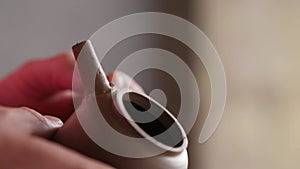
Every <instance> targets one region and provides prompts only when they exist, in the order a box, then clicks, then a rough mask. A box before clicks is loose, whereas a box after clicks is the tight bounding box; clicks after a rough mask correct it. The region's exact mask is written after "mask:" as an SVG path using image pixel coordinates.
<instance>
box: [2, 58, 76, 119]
mask: <svg viewBox="0 0 300 169" xmlns="http://www.w3.org/2000/svg"><path fill="white" fill-rule="evenodd" d="M74 64H75V61H74V59H73V57H72V54H71V53H67V52H65V53H61V54H58V55H56V56H54V57H51V58H47V59H37V60H33V61H30V62H27V63H25V64H24V65H22V66H21V67H20V68H19V69H17V70H16V71H14V72H13V73H11V74H10V75H8V76H7V77H6V78H4V79H3V80H2V81H0V105H3V106H9V107H21V106H25V107H30V108H32V109H34V110H36V111H38V112H40V113H42V114H47V115H53V116H56V117H59V118H61V119H62V120H65V119H67V118H68V117H69V116H70V114H71V113H73V112H74V108H73V102H72V95H71V93H72V92H71V88H72V75H73V68H74Z"/></svg>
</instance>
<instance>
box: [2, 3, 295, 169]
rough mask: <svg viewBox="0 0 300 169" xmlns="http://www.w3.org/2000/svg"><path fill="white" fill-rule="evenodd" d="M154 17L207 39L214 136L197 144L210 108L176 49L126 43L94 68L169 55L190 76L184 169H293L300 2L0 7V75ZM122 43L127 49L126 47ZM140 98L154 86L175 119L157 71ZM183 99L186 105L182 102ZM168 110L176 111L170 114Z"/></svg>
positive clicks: (184, 52)
mask: <svg viewBox="0 0 300 169" xmlns="http://www.w3.org/2000/svg"><path fill="white" fill-rule="evenodd" d="M145 11H162V12H167V13H171V14H175V15H177V16H180V17H183V18H185V19H188V20H189V21H191V22H192V23H194V24H195V25H197V26H198V27H199V28H200V29H201V30H202V31H203V32H204V33H205V34H206V35H207V36H208V37H209V38H210V40H211V41H212V43H213V44H214V46H215V48H216V49H217V51H218V53H219V54H220V57H221V60H222V62H223V65H224V68H225V73H226V76H227V87H228V95H227V103H226V107H225V112H224V115H223V119H222V121H221V123H220V125H219V127H218V128H217V130H216V132H215V133H214V135H213V136H212V137H211V138H210V139H209V140H208V141H207V142H206V143H204V144H199V143H198V137H199V134H200V130H201V127H202V125H203V122H204V120H205V117H206V115H207V114H206V113H207V111H208V107H209V100H210V94H209V93H210V92H209V91H210V88H209V85H210V84H209V79H208V76H207V73H206V71H205V69H204V68H203V66H202V64H201V62H200V61H199V60H196V57H195V56H194V54H193V53H192V52H191V51H190V50H189V49H188V48H187V47H186V46H184V45H183V44H181V43H180V42H178V41H176V40H174V39H170V38H167V37H163V36H157V35H144V36H135V37H133V38H130V39H126V40H125V41H122V42H121V43H120V44H118V45H117V46H115V47H114V48H113V49H112V50H111V51H110V52H109V53H108V55H107V57H106V58H105V59H104V60H103V63H102V64H103V66H104V69H105V71H107V72H110V71H112V70H114V68H115V67H116V65H118V63H119V62H120V61H121V60H122V59H123V58H125V57H126V56H127V55H128V54H130V53H132V52H133V51H136V50H138V49H142V48H147V47H159V48H164V49H167V50H169V51H172V52H174V53H175V54H177V55H178V56H180V57H181V58H182V59H183V60H184V61H185V62H186V63H187V64H189V65H190V66H191V68H192V69H193V72H194V73H195V74H196V75H197V77H198V79H197V80H198V84H199V87H200V93H201V110H200V113H199V117H198V119H197V123H196V125H195V126H194V128H193V129H192V131H191V132H190V134H189V140H190V145H189V155H190V168H191V169H220V168H222V169H241V168H243V169H266V168H270V169H271V168H272V169H282V168H286V169H298V168H299V167H300V131H299V130H300V104H299V102H300V88H299V86H300V78H299V75H298V74H299V72H300V67H299V64H300V1H297V0H286V1H283V0H281V1H280V0H260V1H258V0H239V1H237V0H230V1H222V0H189V1H176V2H175V1H171V0H166V1H156V0H154V1H153V0H143V1H141V0H123V1H117V0H86V1H79V0H64V1H59V0H51V1H41V0H27V1H16V0H2V1H0V25H1V27H0V37H1V39H0V56H1V60H0V76H1V77H3V76H5V75H6V74H7V73H9V72H10V71H12V70H14V69H15V68H17V67H18V66H19V65H20V64H22V63H23V62H24V61H27V60H28V59H34V58H40V57H46V56H51V55H53V54H56V53H58V52H61V51H65V50H70V48H71V46H72V45H73V44H74V43H76V42H77V41H80V40H84V39H88V38H89V37H90V36H91V35H92V34H93V33H94V32H95V31H96V30H98V29H99V28H100V27H101V26H103V25H105V24H106V23H108V22H110V21H112V20H114V19H117V18H119V17H121V16H124V15H128V14H131V13H136V12H145ZM125 44H126V45H125ZM135 78H136V80H137V81H138V82H139V83H141V84H142V85H143V86H144V88H145V90H146V92H148V93H149V92H150V91H151V90H152V89H154V88H161V89H162V90H163V91H165V93H166V95H167V98H168V104H167V106H168V108H169V109H170V110H171V111H172V112H174V114H175V115H176V110H178V99H177V98H178V95H180V93H179V92H178V88H176V85H174V80H172V78H171V77H169V76H168V75H167V74H165V73H163V72H159V71H157V70H153V71H151V72H147V71H146V72H143V73H141V74H139V75H138V76H137V77H135ZM191 99H192V98H191ZM176 106H177V107H176Z"/></svg>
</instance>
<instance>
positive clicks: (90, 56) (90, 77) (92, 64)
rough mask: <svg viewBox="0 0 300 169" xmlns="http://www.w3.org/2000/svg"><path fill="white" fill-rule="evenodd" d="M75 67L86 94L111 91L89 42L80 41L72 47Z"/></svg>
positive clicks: (99, 93)
mask: <svg viewBox="0 0 300 169" xmlns="http://www.w3.org/2000/svg"><path fill="white" fill-rule="evenodd" d="M72 50H73V53H74V57H75V59H76V63H77V67H78V70H79V73H80V77H81V80H82V83H83V87H84V90H85V92H86V93H93V92H95V94H96V95H101V94H106V93H109V92H110V91H111V86H110V83H109V82H108V80H107V77H106V74H105V72H104V71H103V69H102V67H101V65H100V63H99V60H98V58H97V55H96V52H95V50H94V47H93V45H92V43H91V41H90V40H86V41H82V42H80V43H77V44H76V45H74V46H73V47H72Z"/></svg>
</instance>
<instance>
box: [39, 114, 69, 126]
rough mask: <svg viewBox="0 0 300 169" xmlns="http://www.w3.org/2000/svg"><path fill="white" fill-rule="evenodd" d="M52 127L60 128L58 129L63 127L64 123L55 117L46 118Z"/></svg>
mask: <svg viewBox="0 0 300 169" xmlns="http://www.w3.org/2000/svg"><path fill="white" fill-rule="evenodd" d="M44 117H45V118H46V119H47V120H48V121H49V122H50V123H51V125H52V127H54V128H58V127H61V126H63V124H64V123H63V122H62V121H61V120H60V119H59V118H57V117H54V116H44Z"/></svg>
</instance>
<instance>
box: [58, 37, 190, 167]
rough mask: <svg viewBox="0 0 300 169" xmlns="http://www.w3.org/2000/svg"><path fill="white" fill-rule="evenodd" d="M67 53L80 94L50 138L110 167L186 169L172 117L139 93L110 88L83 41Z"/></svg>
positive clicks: (178, 129)
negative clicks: (73, 63) (75, 71)
mask: <svg viewBox="0 0 300 169" xmlns="http://www.w3.org/2000/svg"><path fill="white" fill-rule="evenodd" d="M73 53H74V56H75V58H76V60H77V66H78V70H79V73H80V77H81V80H82V83H83V87H84V91H85V96H84V98H83V100H82V102H81V103H80V104H79V106H78V107H76V106H75V107H76V113H73V114H72V115H71V117H70V118H69V119H68V120H67V121H66V122H65V124H64V126H63V127H62V128H60V129H59V130H58V132H57V133H56V135H55V136H54V140H55V141H56V142H58V143H61V144H63V145H65V146H67V147H70V148H72V149H75V150H77V151H79V152H81V153H83V154H85V155H87V156H89V157H92V158H94V159H98V160H100V161H103V162H105V163H108V164H110V165H111V166H113V167H116V168H124V169H136V168H141V169H186V168H187V167H188V155H187V150H186V148H187V138H186V134H185V132H184V130H183V128H182V126H181V125H180V124H179V122H178V121H177V119H176V118H175V117H174V116H173V115H172V114H171V113H170V112H169V111H168V110H166V108H164V107H163V106H161V105H160V104H159V103H158V102H156V101H155V100H153V99H152V98H150V97H149V96H147V95H145V94H143V93H139V92H136V91H133V90H130V89H121V90H116V89H114V87H113V85H111V84H110V83H109V82H108V80H107V78H106V75H105V73H104V71H103V69H102V68H101V66H100V64H99V61H98V58H97V56H96V54H95V51H94V49H93V46H92V43H91V42H90V41H89V40H88V41H83V42H81V43H79V44H76V45H75V46H73ZM93 72H95V74H94V75H93ZM93 76H94V77H93Z"/></svg>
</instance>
